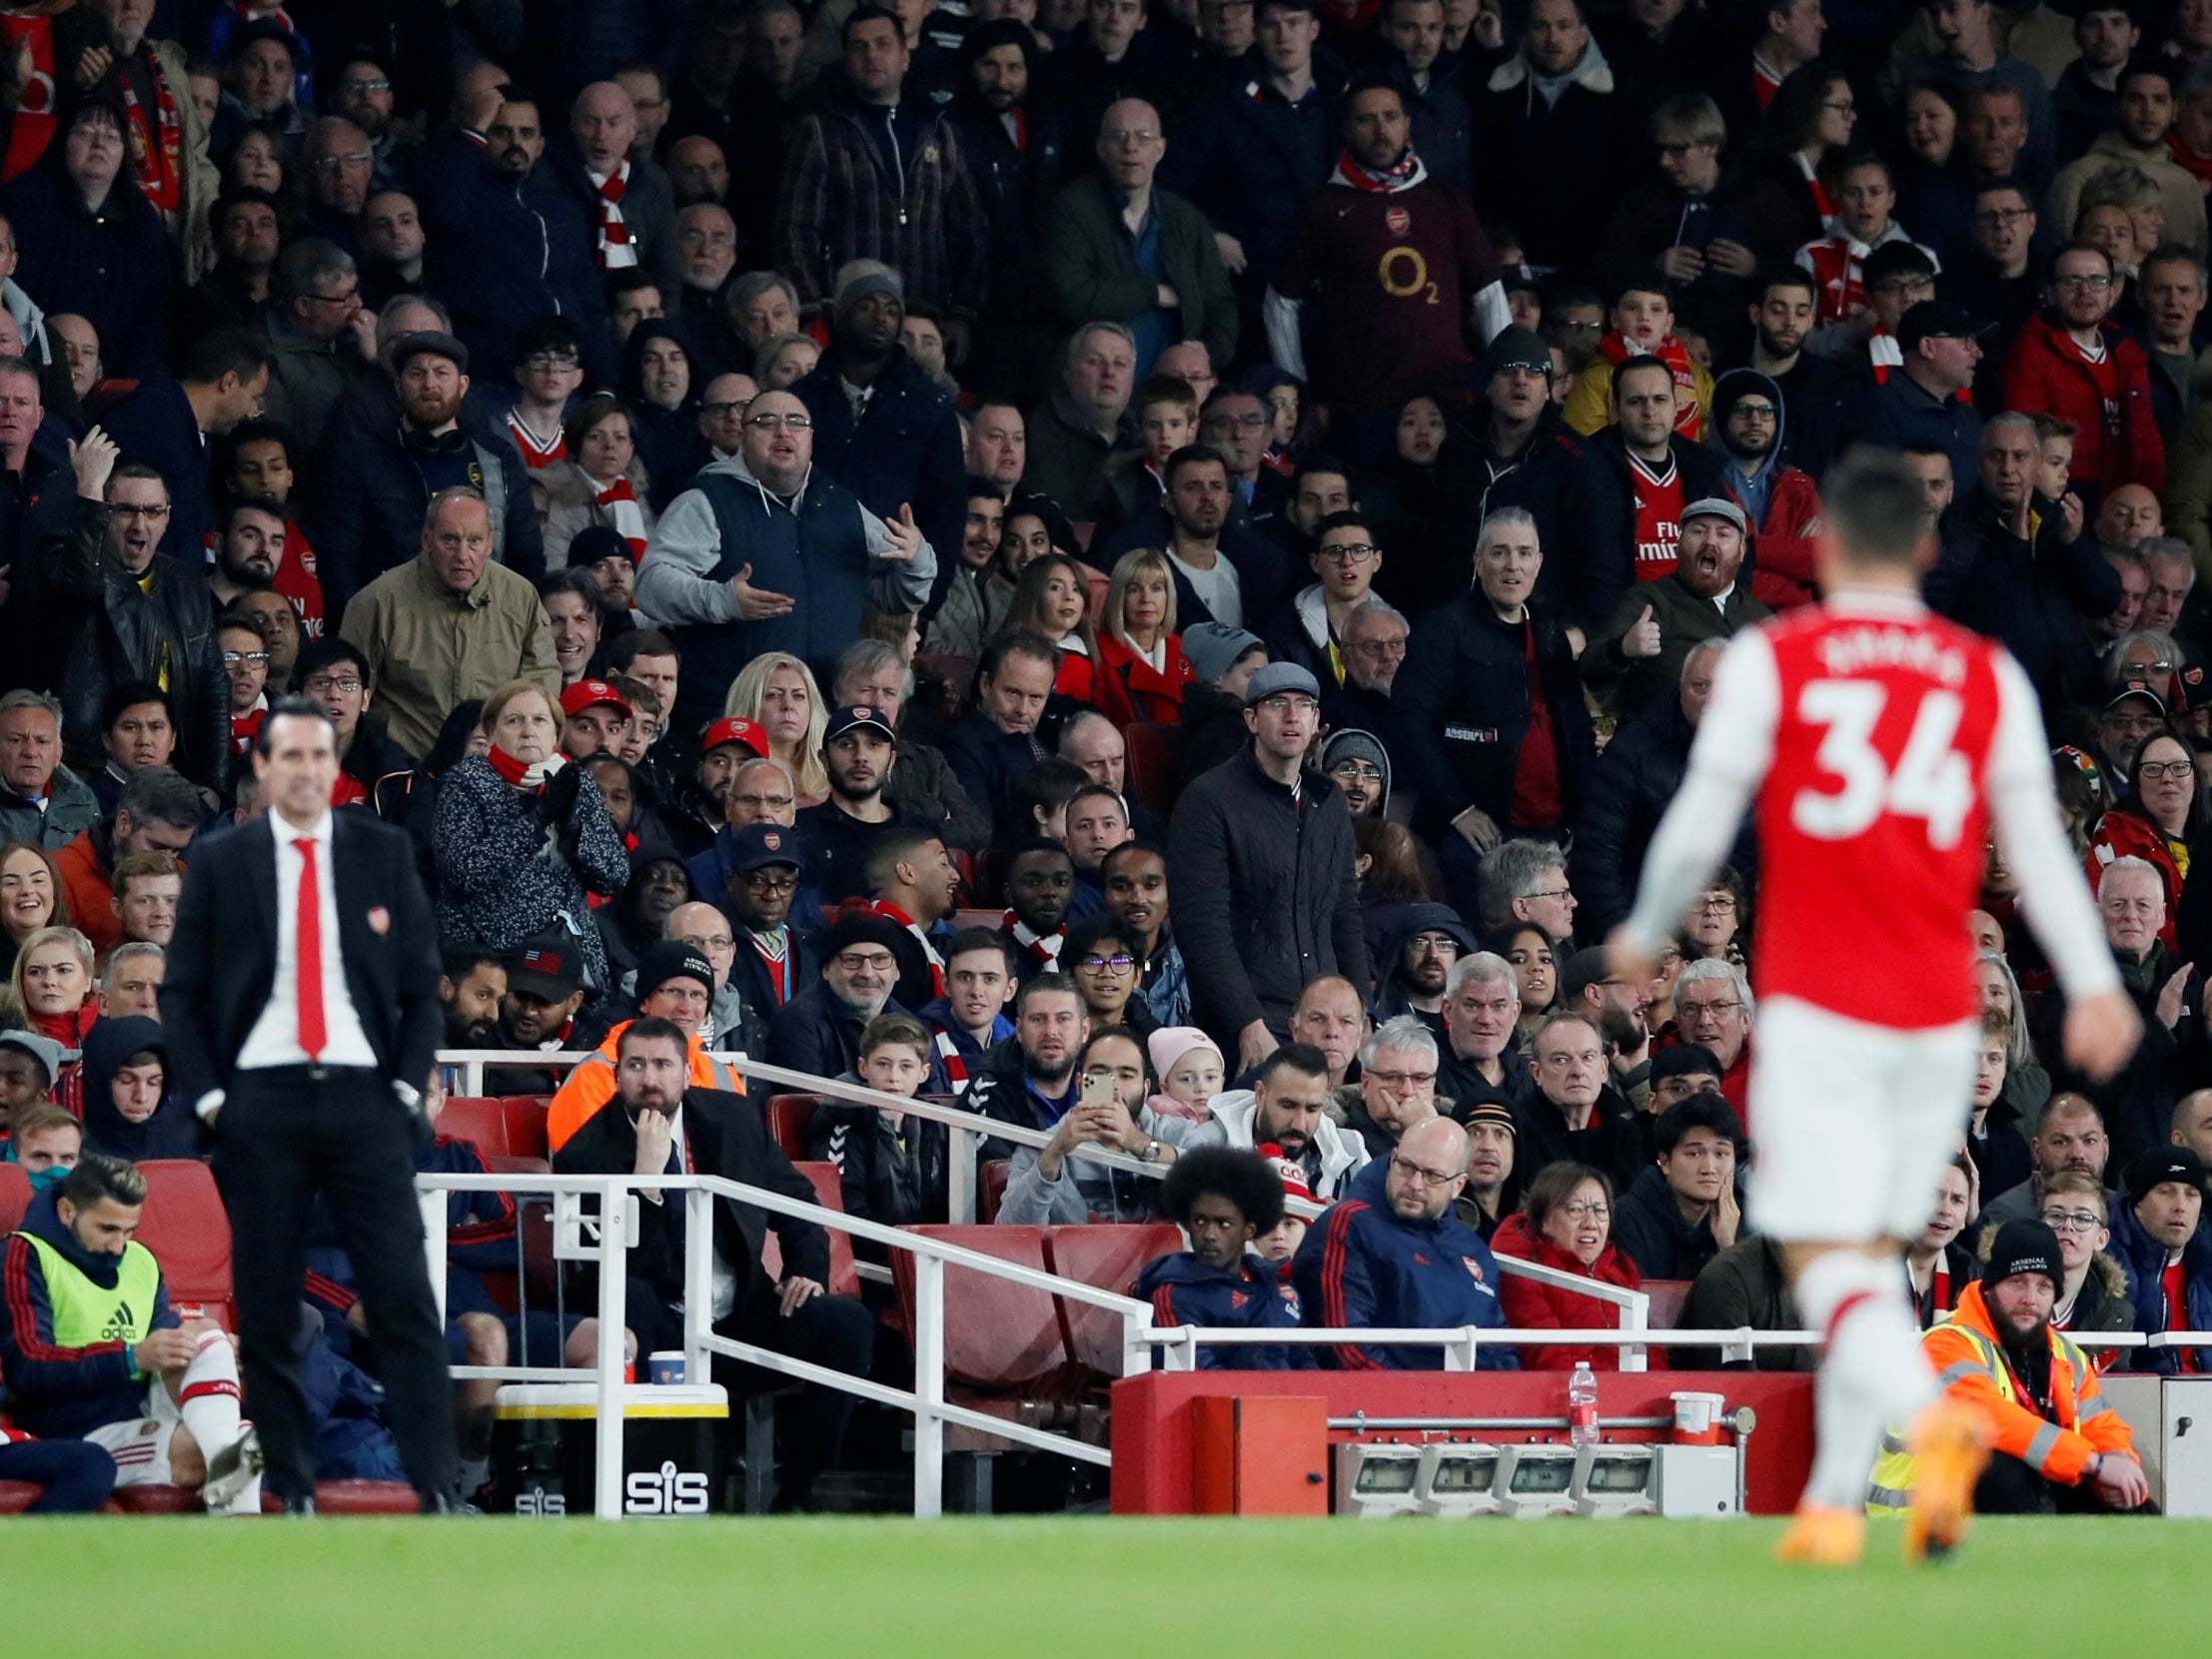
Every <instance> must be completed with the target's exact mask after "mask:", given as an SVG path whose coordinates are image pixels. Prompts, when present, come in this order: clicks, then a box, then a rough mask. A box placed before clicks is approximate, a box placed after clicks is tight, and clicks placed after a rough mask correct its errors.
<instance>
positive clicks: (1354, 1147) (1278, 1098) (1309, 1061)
mask: <svg viewBox="0 0 2212 1659" xmlns="http://www.w3.org/2000/svg"><path fill="white" fill-rule="evenodd" d="M1328 1107H1329V1061H1328V1058H1327V1056H1325V1055H1323V1054H1322V1052H1321V1051H1320V1050H1319V1049H1317V1048H1315V1047H1313V1046H1312V1045H1311V1044H1309V1043H1286V1044H1284V1045H1283V1046H1282V1047H1281V1048H1279V1049H1277V1050H1276V1051H1275V1052H1274V1053H1273V1054H1271V1055H1269V1056H1268V1057H1267V1059H1266V1060H1265V1061H1263V1062H1261V1065H1260V1069H1259V1072H1258V1074H1257V1075H1256V1076H1255V1077H1254V1078H1253V1080H1252V1087H1251V1088H1250V1089H1224V1090H1222V1091H1221V1092H1220V1093H1219V1094H1217V1095H1215V1096H1214V1097H1213V1099H1212V1100H1211V1101H1209V1102H1208V1103H1207V1105H1206V1116H1205V1117H1204V1118H1203V1119H1200V1120H1196V1121H1194V1120H1192V1119H1188V1118H1168V1117H1164V1116H1163V1117H1158V1118H1155V1117H1153V1116H1152V1115H1151V1114H1149V1113H1147V1114H1146V1125H1147V1127H1148V1129H1149V1131H1150V1133H1151V1134H1152V1135H1154V1136H1157V1137H1158V1139H1159V1141H1160V1142H1161V1143H1164V1144H1165V1145H1166V1146H1168V1147H1171V1148H1173V1149H1175V1151H1176V1152H1178V1153H1182V1152H1196V1151H1197V1150H1198V1149H1199V1148H1201V1147H1264V1146H1267V1145H1269V1144H1270V1143H1272V1144H1273V1145H1275V1146H1278V1147H1280V1148H1282V1150H1283V1157H1284V1158H1286V1159H1288V1160H1289V1161H1290V1162H1291V1163H1293V1164H1296V1165H1297V1166H1298V1167H1299V1168H1300V1169H1301V1170H1303V1171H1305V1173H1306V1184H1307V1186H1308V1187H1309V1188H1310V1189H1311V1190H1312V1192H1313V1195H1314V1197H1315V1198H1317V1199H1322V1200H1329V1199H1334V1198H1337V1197H1339V1196H1341V1195H1342V1194H1343V1192H1344V1191H1345V1189H1346V1188H1347V1187H1348V1186H1349V1185H1350V1184H1351V1181H1352V1178H1353V1177H1354V1176H1356V1175H1358V1174H1359V1173H1360V1171H1361V1169H1363V1168H1364V1167H1365V1166H1366V1164H1367V1162H1368V1149H1367V1143H1366V1142H1364V1141H1363V1140H1361V1138H1360V1137H1359V1135H1358V1134H1356V1133H1355V1132H1353V1131H1350V1130H1346V1129H1341V1128H1339V1127H1338V1126H1337V1124H1336V1123H1335V1122H1334V1121H1333V1120H1332V1119H1331V1118H1330V1116H1329V1111H1328Z"/></svg>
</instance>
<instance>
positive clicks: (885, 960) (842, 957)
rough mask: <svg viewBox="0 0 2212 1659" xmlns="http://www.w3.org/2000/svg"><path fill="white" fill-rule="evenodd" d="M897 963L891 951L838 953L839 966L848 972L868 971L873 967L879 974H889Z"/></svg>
mask: <svg viewBox="0 0 2212 1659" xmlns="http://www.w3.org/2000/svg"><path fill="white" fill-rule="evenodd" d="M896 965H897V964H896V961H895V959H894V958H893V957H892V955H891V953H890V952H889V951H839V952H838V953H837V966H838V967H840V968H842V969H844V971H845V972H846V973H848V974H858V973H866V972H868V971H869V970H871V969H872V970H873V971H874V972H876V973H879V974H887V973H889V972H890V971H891V969H892V968H893V967H895V966H896Z"/></svg>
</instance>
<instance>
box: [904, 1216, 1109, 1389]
mask: <svg viewBox="0 0 2212 1659" xmlns="http://www.w3.org/2000/svg"><path fill="white" fill-rule="evenodd" d="M904 1231H906V1232H909V1233H913V1234H916V1235H918V1236H919V1237H921V1238H924V1239H936V1240H940V1241H942V1242H943V1243H945V1244H959V1245H962V1246H964V1247H965V1248H967V1249H971V1250H975V1251H977V1252H979V1253H981V1254H984V1255H994V1256H997V1257H999V1258H1000V1259H1002V1260H1006V1261H1012V1262H1016V1263H1018V1264H1020V1265H1021V1266H1024V1267H1035V1268H1036V1269H1038V1270H1039V1271H1040V1272H1044V1271H1049V1270H1050V1266H1049V1263H1048V1262H1047V1260H1046V1258H1045V1230H1044V1229H1043V1228H1034V1227H917V1228H908V1229H905V1230H904ZM891 1280H892V1283H893V1284H894V1286H895V1287H896V1289H897V1292H898V1303H899V1309H900V1311H901V1312H903V1313H904V1314H905V1316H906V1324H907V1328H908V1330H909V1331H911V1330H912V1329H913V1326H914V1257H913V1254H912V1253H911V1252H910V1251H907V1250H893V1251H892V1252H891ZM1067 1351H1068V1350H1067V1339H1066V1337H1065V1336H1064V1335H1063V1334H1062V1332H1061V1329H1060V1315H1059V1312H1058V1310H1057V1308H1056V1307H1055V1305H1054V1298H1053V1296H1052V1295H1051V1293H1050V1292H1049V1291H1045V1290H1033V1289H1031V1288H1029V1287H1028V1286H1027V1285H1024V1284H1014V1283H1011V1282H1009V1281H1008V1280H1006V1279H1003V1278H994V1277H992V1276H990V1275H989V1274H987V1273H979V1272H975V1271H973V1270H971V1269H969V1268H965V1267H947V1268H946V1269H945V1379H946V1382H947V1383H948V1384H950V1385H955V1386H956V1387H957V1388H958V1389H959V1390H960V1391H961V1392H962V1393H964V1394H973V1393H975V1392H976V1391H982V1392H984V1393H987V1394H990V1395H995V1396H998V1397H1000V1398H1001V1399H1002V1400H1003V1399H1005V1398H1006V1397H1007V1396H1015V1397H1017V1398H1018V1397H1019V1396H1021V1395H1024V1394H1027V1393H1031V1392H1034V1391H1036V1390H1039V1389H1041V1388H1043V1387H1044V1386H1045V1385H1046V1384H1047V1383H1049V1382H1050V1381H1052V1380H1053V1379H1054V1378H1056V1377H1057V1376H1058V1375H1059V1374H1060V1373H1061V1371H1062V1369H1063V1367H1064V1366H1065V1365H1066V1363H1067Z"/></svg>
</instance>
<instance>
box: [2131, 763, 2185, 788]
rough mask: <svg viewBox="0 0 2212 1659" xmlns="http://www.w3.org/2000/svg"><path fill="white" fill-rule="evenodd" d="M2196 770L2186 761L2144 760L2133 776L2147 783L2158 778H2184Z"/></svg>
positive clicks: (2154, 781)
mask: <svg viewBox="0 0 2212 1659" xmlns="http://www.w3.org/2000/svg"><path fill="white" fill-rule="evenodd" d="M2194 770H2196V768H2195V767H2194V766H2192V765H2191V764H2190V763H2189V762H2188V761H2186V760H2146V761H2144V762H2142V763H2141V764H2140V765H2138V766H2137V767H2136V768H2135V775H2136V776H2137V777H2139V778H2141V779H2143V780H2144V781H2145V782H2147V783H2156V782H2157V781H2158V780H2159V779H2160V778H2185V777H2187V776H2188V775H2189V774H2190V773H2191V772H2193V771H2194Z"/></svg>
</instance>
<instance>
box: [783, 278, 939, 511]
mask: <svg viewBox="0 0 2212 1659" xmlns="http://www.w3.org/2000/svg"><path fill="white" fill-rule="evenodd" d="M837 276H838V283H837V300H836V305H835V307H834V308H833V312H832V316H833V318H834V322H833V324H832V326H831V329H830V337H829V350H828V351H826V352H824V353H823V354H822V356H821V361H820V362H819V363H817V364H816V365H815V366H814V369H813V372H812V373H811V374H809V375H807V376H805V377H804V378H803V379H802V380H800V381H799V382H798V384H797V385H795V386H793V387H792V388H791V391H792V394H793V395H794V396H795V397H796V398H797V399H798V400H799V402H801V403H802V404H804V405H805V406H806V413H807V414H808V415H812V416H813V417H814V464H815V466H816V467H818V468H819V469H820V470H821V472H822V473H823V475H824V476H826V477H830V478H834V479H836V481H837V482H839V483H841V484H843V485H844V486H845V487H846V488H847V489H849V490H851V491H852V493H853V494H854V495H855V496H856V497H858V499H859V501H860V504H861V505H862V506H864V507H866V508H867V509H868V510H869V511H870V512H872V513H874V514H875V515H876V516H877V517H879V518H883V519H895V518H897V517H898V516H899V515H900V513H901V512H902V511H906V510H909V509H910V510H911V512H912V515H913V519H914V521H915V522H916V523H917V524H919V525H920V526H921V532H922V536H923V538H924V539H925V540H927V541H928V542H929V544H930V545H931V546H932V547H947V548H949V547H957V546H959V545H960V539H961V526H962V524H963V522H964V521H965V518H966V514H967V467H966V463H965V461H964V460H963V459H962V456H961V452H960V417H959V415H956V414H955V413H954V412H953V409H952V405H951V404H950V403H949V402H947V400H946V399H945V396H944V394H943V392H942V391H940V390H939V389H938V387H937V385H936V384H935V383H934V382H933V381H931V380H930V379H929V377H928V376H927V375H925V374H923V373H922V371H921V368H920V367H919V366H918V365H917V364H916V363H915V362H914V360H913V359H912V357H910V356H909V355H908V354H907V351H906V348H905V347H904V346H902V345H901V344H900V343H899V331H900V329H901V328H902V327H903V326H904V324H905V322H906V301H905V291H904V287H903V285H902V283H901V281H900V278H899V274H898V273H897V272H896V271H893V270H891V269H890V268H889V267H888V266H883V265H879V264H876V263H875V262H873V261H868V260H855V261H853V262H852V264H851V265H848V266H846V267H845V268H844V269H843V270H841V271H839V272H838V274H837Z"/></svg>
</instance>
